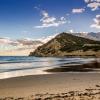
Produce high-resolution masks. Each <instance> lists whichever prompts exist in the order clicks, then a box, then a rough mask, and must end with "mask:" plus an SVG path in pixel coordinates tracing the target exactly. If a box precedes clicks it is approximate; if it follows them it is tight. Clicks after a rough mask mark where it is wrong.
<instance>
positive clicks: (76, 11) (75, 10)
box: [72, 8, 85, 13]
mask: <svg viewBox="0 0 100 100" xmlns="http://www.w3.org/2000/svg"><path fill="white" fill-rule="evenodd" d="M84 11H85V9H84V8H77V9H72V13H83V12H84Z"/></svg>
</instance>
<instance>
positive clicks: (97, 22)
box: [91, 15, 100, 29]
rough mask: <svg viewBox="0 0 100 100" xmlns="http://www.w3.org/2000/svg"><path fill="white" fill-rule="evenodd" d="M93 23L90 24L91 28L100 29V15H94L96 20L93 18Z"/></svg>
mask: <svg viewBox="0 0 100 100" xmlns="http://www.w3.org/2000/svg"><path fill="white" fill-rule="evenodd" d="M93 21H94V24H92V25H91V27H92V28H97V29H100V15H96V18H94V19H93Z"/></svg>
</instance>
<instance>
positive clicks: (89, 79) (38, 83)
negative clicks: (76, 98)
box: [0, 73, 100, 100]
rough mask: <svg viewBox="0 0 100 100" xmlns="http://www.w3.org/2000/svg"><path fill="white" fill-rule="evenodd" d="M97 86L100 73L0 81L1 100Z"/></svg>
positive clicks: (41, 76) (57, 74)
mask: <svg viewBox="0 0 100 100" xmlns="http://www.w3.org/2000/svg"><path fill="white" fill-rule="evenodd" d="M96 85H100V73H55V74H48V75H35V76H25V77H19V78H11V79H3V80H0V98H2V97H27V96H30V95H35V94H45V93H49V94H57V93H67V92H69V91H84V90H85V89H91V88H95V86H96ZM33 100H34V99H33ZM56 100H57V99H56Z"/></svg>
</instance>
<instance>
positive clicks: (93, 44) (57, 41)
mask: <svg viewBox="0 0 100 100" xmlns="http://www.w3.org/2000/svg"><path fill="white" fill-rule="evenodd" d="M99 50H100V41H94V40H90V39H86V38H83V37H78V36H74V35H72V34H68V33H61V34H59V35H57V36H56V37H55V38H53V39H52V40H50V41H49V42H47V43H46V44H43V45H42V46H39V47H38V48H37V49H36V50H35V51H34V52H31V53H30V56H67V55H95V52H99ZM90 51H91V52H90Z"/></svg>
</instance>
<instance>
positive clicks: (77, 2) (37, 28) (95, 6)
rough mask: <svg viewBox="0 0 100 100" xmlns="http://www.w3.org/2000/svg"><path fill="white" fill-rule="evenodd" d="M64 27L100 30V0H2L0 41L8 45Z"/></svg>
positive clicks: (51, 33) (68, 28) (66, 28)
mask: <svg viewBox="0 0 100 100" xmlns="http://www.w3.org/2000/svg"><path fill="white" fill-rule="evenodd" d="M63 31H71V32H73V31H75V32H98V31H100V0H0V43H1V44H3V43H4V45H5V44H6V45H8V44H10V45H9V47H8V48H13V47H12V45H11V44H13V45H14V44H16V45H18V44H19V43H18V41H16V39H27V38H28V39H27V41H28V40H29V41H30V38H31V39H38V38H39V39H41V38H43V37H47V36H52V35H54V34H55V33H59V32H63ZM29 41H28V42H29ZM10 42H11V43H10ZM12 42H14V43H12ZM4 45H3V46H0V49H4V48H5V47H4ZM6 47H7V46H6ZM14 48H16V47H14Z"/></svg>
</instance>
